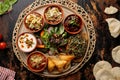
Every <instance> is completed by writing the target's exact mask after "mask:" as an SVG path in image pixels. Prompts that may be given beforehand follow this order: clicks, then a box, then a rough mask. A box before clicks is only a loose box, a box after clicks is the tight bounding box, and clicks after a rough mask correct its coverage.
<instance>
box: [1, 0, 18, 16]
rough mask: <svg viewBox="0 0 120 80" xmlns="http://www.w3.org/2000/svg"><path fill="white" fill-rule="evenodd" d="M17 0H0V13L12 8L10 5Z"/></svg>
mask: <svg viewBox="0 0 120 80" xmlns="http://www.w3.org/2000/svg"><path fill="white" fill-rule="evenodd" d="M16 2H17V0H4V1H3V2H0V15H2V14H4V13H5V12H7V11H9V10H11V9H12V5H13V4H15V3H16Z"/></svg>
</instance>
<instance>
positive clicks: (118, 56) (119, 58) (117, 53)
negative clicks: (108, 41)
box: [112, 46, 120, 64]
mask: <svg viewBox="0 0 120 80" xmlns="http://www.w3.org/2000/svg"><path fill="white" fill-rule="evenodd" d="M112 58H113V60H114V61H115V62H116V63H119V64H120V46H117V47H115V48H113V50H112Z"/></svg>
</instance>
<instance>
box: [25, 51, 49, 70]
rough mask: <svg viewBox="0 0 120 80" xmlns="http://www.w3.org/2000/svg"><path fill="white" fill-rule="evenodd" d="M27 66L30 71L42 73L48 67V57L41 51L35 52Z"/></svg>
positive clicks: (29, 56)
mask: <svg viewBox="0 0 120 80" xmlns="http://www.w3.org/2000/svg"><path fill="white" fill-rule="evenodd" d="M27 65H28V68H29V70H30V71H33V72H41V71H43V70H44V69H45V68H46V66H47V57H46V56H45V55H44V53H42V52H40V51H34V52H32V53H30V54H29V55H28V58H27Z"/></svg>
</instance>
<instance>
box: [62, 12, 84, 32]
mask: <svg viewBox="0 0 120 80" xmlns="http://www.w3.org/2000/svg"><path fill="white" fill-rule="evenodd" d="M63 24H64V29H65V30H66V31H67V32H68V33H70V34H77V33H79V32H80V31H81V30H82V28H83V21H82V18H81V17H80V16H79V15H77V14H70V15H68V16H67V17H66V18H65V20H64V23H63Z"/></svg>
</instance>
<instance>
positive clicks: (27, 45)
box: [17, 32, 37, 52]
mask: <svg viewBox="0 0 120 80" xmlns="http://www.w3.org/2000/svg"><path fill="white" fill-rule="evenodd" d="M17 46H18V48H19V49H20V50H21V51H22V52H31V51H33V50H34V49H35V48H36V46H37V39H36V37H35V36H34V35H33V34H31V33H29V32H25V33H22V34H20V35H19V36H18V39H17Z"/></svg>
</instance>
